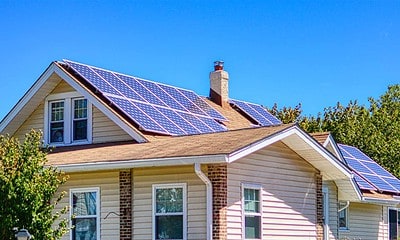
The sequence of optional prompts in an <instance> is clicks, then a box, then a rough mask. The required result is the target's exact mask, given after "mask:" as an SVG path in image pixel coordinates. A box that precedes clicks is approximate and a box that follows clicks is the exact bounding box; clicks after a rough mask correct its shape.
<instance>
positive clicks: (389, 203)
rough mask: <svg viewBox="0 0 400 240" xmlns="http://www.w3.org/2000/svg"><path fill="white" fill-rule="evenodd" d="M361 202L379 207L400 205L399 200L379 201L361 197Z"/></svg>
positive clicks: (378, 199)
mask: <svg viewBox="0 0 400 240" xmlns="http://www.w3.org/2000/svg"><path fill="white" fill-rule="evenodd" d="M362 202H366V203H373V204H379V205H388V206H392V205H398V204H400V200H396V199H393V200H390V199H380V198H372V197H362Z"/></svg>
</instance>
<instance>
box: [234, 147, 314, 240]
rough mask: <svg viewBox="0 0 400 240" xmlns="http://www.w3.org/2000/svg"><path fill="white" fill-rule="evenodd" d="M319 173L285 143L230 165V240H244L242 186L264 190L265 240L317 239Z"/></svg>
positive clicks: (263, 219)
mask: <svg viewBox="0 0 400 240" xmlns="http://www.w3.org/2000/svg"><path fill="white" fill-rule="evenodd" d="M315 173H316V170H315V169H314V168H313V167H312V166H311V165H309V164H308V163H307V162H306V161H304V160H303V159H302V158H300V157H299V156H298V155H297V154H295V153H294V152H293V151H291V150H289V149H288V148H287V147H286V145H284V144H282V143H276V144H273V145H272V146H269V147H267V148H266V149H264V150H261V151H258V152H257V153H254V154H251V155H249V156H247V157H246V158H244V159H241V160H238V161H236V162H234V163H232V164H230V165H228V209H227V221H228V222H227V226H228V229H227V233H228V239H232V240H233V239H242V224H241V222H242V205H241V183H253V184H259V185H261V186H262V200H263V202H262V209H263V212H262V214H263V216H262V222H263V227H262V228H263V239H282V240H283V239H284V240H288V239H316V184H315Z"/></svg>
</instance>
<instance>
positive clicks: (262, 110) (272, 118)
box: [247, 103, 282, 125]
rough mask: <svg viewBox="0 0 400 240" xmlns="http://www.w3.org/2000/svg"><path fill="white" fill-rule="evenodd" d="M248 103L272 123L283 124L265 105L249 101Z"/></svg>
mask: <svg viewBox="0 0 400 240" xmlns="http://www.w3.org/2000/svg"><path fill="white" fill-rule="evenodd" d="M247 105H249V106H250V107H251V108H253V109H254V110H255V111H256V112H258V113H259V114H260V115H262V116H263V117H264V118H265V119H267V120H268V121H269V122H270V123H271V125H278V124H282V122H281V121H280V120H279V119H277V118H276V117H275V116H273V115H272V114H271V113H270V112H268V110H267V109H265V108H264V107H262V106H260V105H257V104H254V103H247Z"/></svg>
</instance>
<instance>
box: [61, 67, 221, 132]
mask: <svg viewBox="0 0 400 240" xmlns="http://www.w3.org/2000/svg"><path fill="white" fill-rule="evenodd" d="M64 62H66V63H67V64H68V65H69V66H71V67H72V68H73V69H74V70H75V71H76V72H77V73H78V74H79V75H81V77H83V78H84V79H86V80H87V81H88V82H89V83H90V84H91V85H92V86H93V87H95V88H96V89H97V90H98V91H100V92H101V93H103V95H104V96H105V97H106V98H108V99H109V100H110V101H111V102H113V103H114V104H115V105H116V106H117V107H118V108H119V109H120V110H121V111H123V112H125V113H126V114H127V115H128V116H129V117H130V118H131V119H132V120H133V121H134V122H135V123H136V124H138V125H139V126H140V127H141V128H142V129H143V130H145V131H149V132H155V133H160V134H166V135H188V134H199V133H210V132H218V131H226V130H227V129H226V128H225V127H224V126H223V125H222V124H220V123H219V122H217V121H216V120H218V121H224V120H226V119H225V118H224V117H223V116H222V115H221V114H220V113H219V112H218V111H216V110H215V109H214V108H212V107H211V106H210V105H208V104H207V103H206V102H205V101H204V100H203V99H202V98H201V97H199V96H198V95H196V94H195V93H194V92H192V91H188V90H183V89H179V90H178V89H177V88H174V87H172V86H168V85H164V84H159V83H155V82H151V81H147V80H144V79H139V78H135V77H131V76H127V75H123V74H120V73H115V72H111V71H108V70H104V69H100V68H96V67H91V66H88V65H84V64H80V63H76V62H71V61H68V60H64Z"/></svg>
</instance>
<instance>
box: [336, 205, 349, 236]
mask: <svg viewBox="0 0 400 240" xmlns="http://www.w3.org/2000/svg"><path fill="white" fill-rule="evenodd" d="M340 204H346V202H339V209H340V208H341V206H340ZM349 207H350V206H348V207H347V208H345V209H343V210H342V211H345V216H346V219H345V220H346V227H341V226H340V222H339V230H340V231H349V230H350V228H349V213H350V211H349ZM339 215H340V212H338V220H339Z"/></svg>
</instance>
